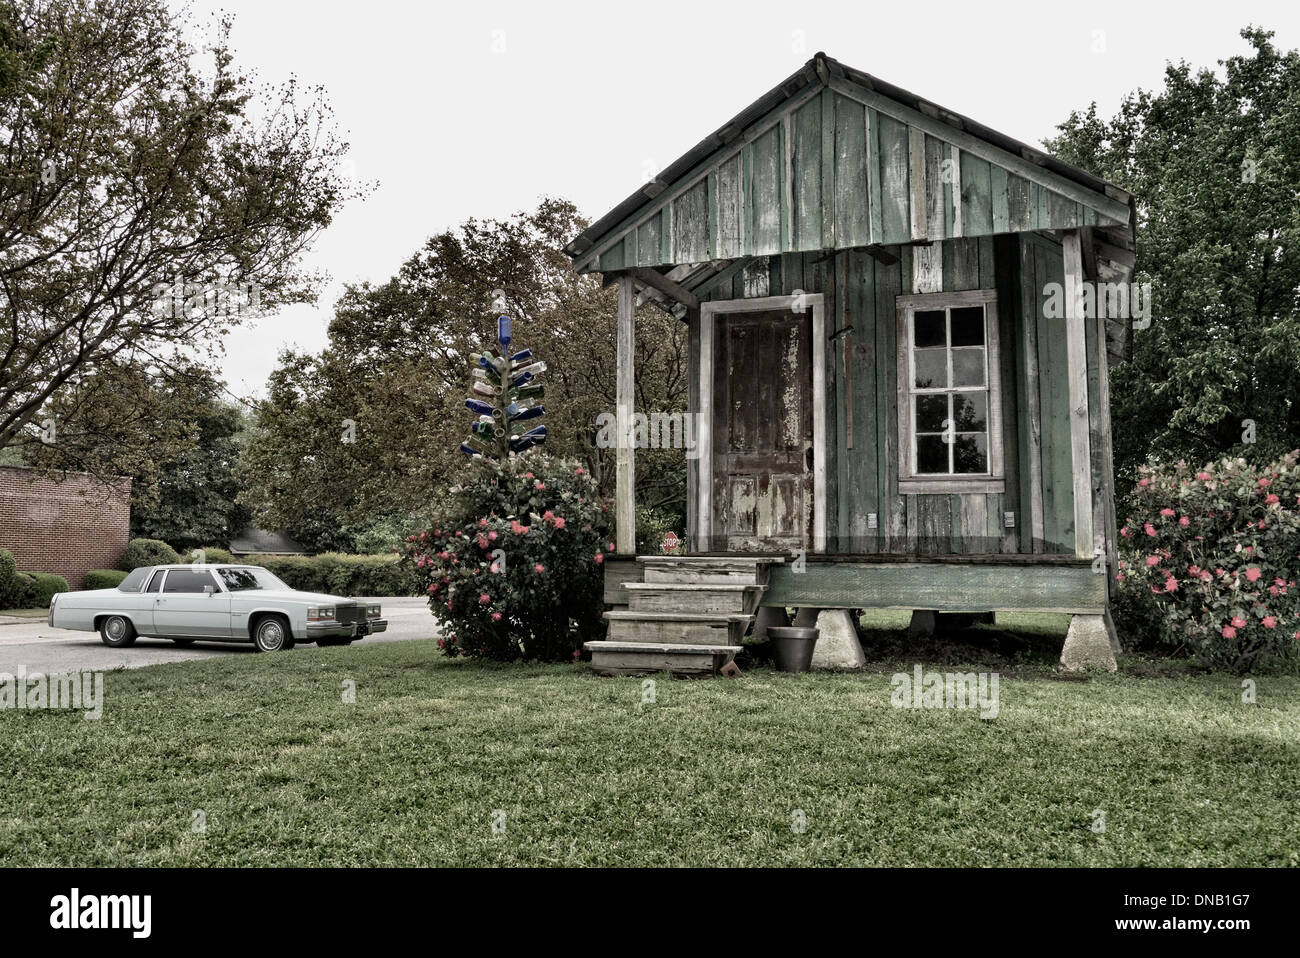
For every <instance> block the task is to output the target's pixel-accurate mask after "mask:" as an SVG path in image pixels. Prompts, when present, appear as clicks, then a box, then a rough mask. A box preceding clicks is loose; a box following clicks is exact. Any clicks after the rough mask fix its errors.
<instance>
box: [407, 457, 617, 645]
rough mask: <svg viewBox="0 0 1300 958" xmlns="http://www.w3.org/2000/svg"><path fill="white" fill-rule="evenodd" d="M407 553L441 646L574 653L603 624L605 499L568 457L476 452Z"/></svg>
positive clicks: (409, 543) (606, 532)
mask: <svg viewBox="0 0 1300 958" xmlns="http://www.w3.org/2000/svg"><path fill="white" fill-rule="evenodd" d="M452 493H453V501H452V504H451V505H450V506H449V507H448V512H447V515H446V516H445V519H444V521H443V522H442V523H441V524H440V525H438V526H437V527H436V528H434V529H433V530H431V531H427V532H423V533H421V534H420V535H418V536H410V537H408V539H407V542H406V558H407V561H408V562H409V563H410V566H411V568H413V569H414V571H415V574H416V575H417V576H418V577H419V581H420V583H421V586H422V591H423V592H424V593H426V594H427V595H428V596H429V606H430V608H431V609H432V610H433V614H434V615H435V616H436V617H437V618H438V620H439V621H440V622H441V623H442V624H443V626H444V637H443V638H441V639H439V640H438V644H439V646H440V647H441V648H442V649H443V651H444V652H445V653H446V654H448V655H452V656H455V655H469V656H477V657H483V658H490V659H499V660H511V659H531V660H540V661H571V660H573V659H574V658H577V656H578V654H579V651H580V650H581V648H582V643H583V642H585V641H587V640H589V639H593V638H598V637H599V636H600V634H601V632H602V628H601V614H602V612H603V610H604V602H603V593H604V583H603V577H602V563H603V562H604V558H605V553H606V552H607V551H608V550H610V549H611V548H612V547H613V543H612V542H610V541H609V538H610V533H609V519H610V515H609V507H608V505H606V504H604V503H602V502H601V500H600V494H599V492H598V490H597V487H596V483H595V482H594V481H593V480H592V478H591V476H590V475H588V474H587V473H586V471H585V470H583V469H582V468H581V467H579V466H577V465H576V464H575V463H572V462H564V461H552V460H548V459H546V458H543V457H536V458H532V457H530V458H529V459H528V460H527V461H526V462H525V461H521V460H518V459H516V460H511V461H509V462H507V463H504V464H499V463H494V462H491V461H489V460H482V459H479V460H475V461H473V462H472V463H469V464H468V466H467V468H466V478H465V480H464V482H463V483H462V484H461V485H460V486H458V487H457V488H455V489H453V490H452Z"/></svg>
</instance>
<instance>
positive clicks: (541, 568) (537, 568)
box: [533, 562, 546, 575]
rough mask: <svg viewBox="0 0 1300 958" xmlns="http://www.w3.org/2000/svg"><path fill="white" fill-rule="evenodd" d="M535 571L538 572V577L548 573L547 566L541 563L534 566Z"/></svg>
mask: <svg viewBox="0 0 1300 958" xmlns="http://www.w3.org/2000/svg"><path fill="white" fill-rule="evenodd" d="M533 571H534V572H536V573H537V574H538V575H541V574H542V573H543V572H545V571H546V566H544V565H542V564H541V563H540V562H539V563H537V565H535V566H533Z"/></svg>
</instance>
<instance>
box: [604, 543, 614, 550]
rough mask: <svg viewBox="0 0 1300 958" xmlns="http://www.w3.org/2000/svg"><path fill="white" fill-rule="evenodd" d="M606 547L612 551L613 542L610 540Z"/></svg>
mask: <svg viewBox="0 0 1300 958" xmlns="http://www.w3.org/2000/svg"><path fill="white" fill-rule="evenodd" d="M606 548H607V549H608V550H609V551H610V552H613V551H614V543H612V542H610V543H606Z"/></svg>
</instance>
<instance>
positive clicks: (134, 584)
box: [117, 565, 149, 592]
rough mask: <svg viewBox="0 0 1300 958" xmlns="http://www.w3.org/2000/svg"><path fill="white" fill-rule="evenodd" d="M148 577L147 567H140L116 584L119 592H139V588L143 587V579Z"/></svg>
mask: <svg viewBox="0 0 1300 958" xmlns="http://www.w3.org/2000/svg"><path fill="white" fill-rule="evenodd" d="M148 575H149V567H148V566H147V565H146V566H141V567H140V568H138V569H134V570H132V571H131V572H128V573H127V574H126V578H125V579H123V580H122V581H121V582H119V583H118V584H117V591H119V592H139V591H140V586H142V585H144V580H145V578H146V577H147V576H148Z"/></svg>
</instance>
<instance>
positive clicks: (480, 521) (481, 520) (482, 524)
mask: <svg viewBox="0 0 1300 958" xmlns="http://www.w3.org/2000/svg"><path fill="white" fill-rule="evenodd" d="M478 524H479V525H480V526H485V525H487V520H486V519H480V520H479V521H478Z"/></svg>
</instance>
